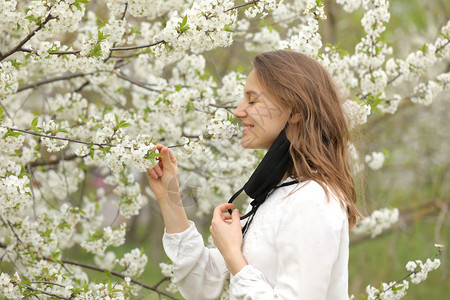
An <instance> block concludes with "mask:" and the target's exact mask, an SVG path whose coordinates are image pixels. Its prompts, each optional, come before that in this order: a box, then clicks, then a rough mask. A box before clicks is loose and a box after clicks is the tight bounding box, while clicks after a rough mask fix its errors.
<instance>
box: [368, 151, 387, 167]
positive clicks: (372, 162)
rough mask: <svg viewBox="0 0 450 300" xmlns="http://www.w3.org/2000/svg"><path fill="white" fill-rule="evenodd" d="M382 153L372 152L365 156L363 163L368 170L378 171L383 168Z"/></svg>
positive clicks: (383, 157)
mask: <svg viewBox="0 0 450 300" xmlns="http://www.w3.org/2000/svg"><path fill="white" fill-rule="evenodd" d="M384 159H385V156H384V153H383V152H372V153H370V154H367V155H366V157H365V161H366V163H367V165H368V166H369V168H371V169H372V170H379V169H381V167H382V166H383V163H384Z"/></svg>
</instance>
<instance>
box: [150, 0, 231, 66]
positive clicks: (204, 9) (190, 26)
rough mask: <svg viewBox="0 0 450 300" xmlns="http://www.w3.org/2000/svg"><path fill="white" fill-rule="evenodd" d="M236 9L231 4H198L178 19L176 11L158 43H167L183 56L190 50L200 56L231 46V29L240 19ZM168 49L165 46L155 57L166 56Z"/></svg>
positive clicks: (214, 0) (212, 0)
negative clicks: (212, 50)
mask: <svg viewBox="0 0 450 300" xmlns="http://www.w3.org/2000/svg"><path fill="white" fill-rule="evenodd" d="M232 6H233V2H232V1H229V0H225V1H218V0H205V1H202V2H194V3H193V4H192V7H191V8H190V9H188V10H187V11H186V12H185V13H184V15H183V16H178V13H177V11H175V12H174V13H173V15H172V16H171V18H170V19H169V20H168V21H167V23H166V27H165V28H164V29H163V30H162V31H161V33H160V34H158V35H157V36H156V37H155V38H154V40H155V41H158V40H164V41H165V42H166V43H169V45H170V47H171V48H173V50H174V51H175V52H178V53H180V54H181V53H184V51H187V50H191V51H192V52H194V53H200V52H203V51H207V50H211V49H214V48H217V47H226V46H229V45H230V44H231V42H232V32H231V31H232V30H231V29H230V26H231V25H232V24H233V23H234V22H235V21H236V16H237V14H236V11H235V10H229V9H230V8H231V7H232ZM166 48H167V46H164V45H162V46H159V47H158V48H156V49H155V53H156V54H157V55H163V54H164V53H165V51H166V50H165V49H166ZM179 57H180V58H181V56H179Z"/></svg>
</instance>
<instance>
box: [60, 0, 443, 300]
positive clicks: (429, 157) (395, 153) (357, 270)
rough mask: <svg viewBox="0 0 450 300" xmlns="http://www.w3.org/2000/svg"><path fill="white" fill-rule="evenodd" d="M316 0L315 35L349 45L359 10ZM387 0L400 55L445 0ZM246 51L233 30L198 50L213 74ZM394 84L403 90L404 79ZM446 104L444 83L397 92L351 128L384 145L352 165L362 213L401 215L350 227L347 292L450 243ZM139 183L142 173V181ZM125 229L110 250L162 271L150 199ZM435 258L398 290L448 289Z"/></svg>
mask: <svg viewBox="0 0 450 300" xmlns="http://www.w3.org/2000/svg"><path fill="white" fill-rule="evenodd" d="M237 2H239V1H237ZM324 3H325V7H326V11H327V16H328V19H327V20H326V21H323V22H322V23H321V34H322V36H323V42H324V44H327V43H331V44H336V45H337V46H338V47H339V48H342V49H343V50H345V51H348V52H350V53H353V49H354V46H355V45H356V43H357V42H358V41H359V40H360V38H361V36H362V35H363V30H362V27H361V24H360V21H361V17H362V11H360V10H359V11H356V12H354V13H351V14H349V13H346V12H345V11H343V9H342V8H341V6H340V5H338V4H336V3H335V1H324ZM390 6H391V9H390V11H391V21H390V23H389V24H388V28H387V31H386V33H385V35H384V38H385V39H386V41H387V42H388V43H390V45H392V47H393V49H394V55H395V56H397V57H400V58H405V57H406V55H407V54H408V53H409V52H411V51H413V50H417V49H420V48H421V47H422V45H423V44H424V43H425V42H431V41H433V40H434V39H435V38H436V36H437V33H438V31H439V29H440V27H441V26H443V25H444V24H445V23H446V22H447V21H448V19H449V16H450V3H449V2H448V1H444V0H427V1H420V0H393V1H391V4H390ZM99 13H100V12H99ZM240 13H242V11H241V12H240ZM100 14H101V13H100ZM253 23H254V24H253ZM268 23H270V19H269V18H268V19H267V20H264V21H263V22H261V20H257V19H256V20H253V21H252V26H258V25H261V24H268ZM274 26H276V24H274ZM255 54H256V53H248V52H246V51H245V50H244V44H243V41H242V40H239V38H238V39H237V40H236V41H235V43H234V44H233V45H232V46H231V47H229V48H225V49H215V50H213V51H211V52H208V53H204V54H203V55H204V56H205V59H206V61H207V70H208V73H209V75H211V76H213V77H214V78H216V79H217V78H221V77H222V76H223V75H224V74H226V73H228V72H229V71H231V70H236V69H239V70H240V71H242V72H243V73H248V72H249V71H250V70H251V67H252V65H251V60H252V57H253V56H254V55H255ZM436 68H437V70H430V73H431V74H434V73H435V72H437V71H440V72H442V71H443V70H447V71H448V69H449V61H446V62H445V63H442V65H439V66H436ZM401 88H406V89H408V88H410V89H411V91H412V88H411V87H408V86H402V87H401ZM449 111H450V95H449V93H448V92H447V93H442V94H441V95H440V97H439V99H438V100H436V101H435V102H434V103H433V104H432V105H431V106H422V105H419V104H413V103H411V102H409V101H407V100H405V101H404V102H402V103H401V105H400V107H399V110H398V112H397V113H396V114H395V115H376V114H375V115H372V116H371V117H370V118H369V122H368V124H367V125H366V126H365V127H364V128H362V130H361V133H359V134H358V140H359V144H360V149H361V151H362V153H361V154H362V156H364V154H365V153H368V152H371V151H382V150H383V149H385V150H386V151H387V153H388V155H387V160H386V162H385V164H384V166H383V167H382V168H381V170H378V171H371V170H368V168H366V171H364V172H363V174H360V178H359V179H362V180H363V181H364V186H365V199H364V200H361V201H360V202H359V205H360V208H361V211H362V212H363V213H364V214H365V215H367V214H370V212H371V211H373V210H374V209H377V208H381V207H386V206H388V207H398V208H399V209H400V220H399V222H398V223H397V224H396V225H395V226H394V227H393V228H392V229H391V230H388V231H387V232H385V233H384V234H382V235H381V236H379V237H376V238H375V239H368V238H367V237H365V236H362V237H361V236H356V235H354V234H352V235H351V238H352V241H353V242H352V245H351V252H350V264H349V272H350V273H349V276H350V282H349V293H350V294H354V295H355V297H356V298H357V299H358V298H359V295H360V294H361V293H364V291H365V287H366V286H367V285H368V284H371V285H373V286H376V287H377V286H378V285H379V284H380V283H381V282H382V281H384V282H391V281H396V280H399V279H401V278H402V277H403V276H405V275H406V274H407V271H406V270H405V268H404V267H405V264H406V263H407V262H408V261H409V260H415V259H422V260H423V259H426V258H427V257H431V256H433V255H434V254H435V253H436V252H437V251H436V248H435V247H434V246H433V245H434V244H435V243H440V244H444V245H446V246H447V248H448V247H450V243H449V240H450V218H449V213H448V209H449V205H450V185H449V182H450V155H449V153H450V129H449V128H450V127H449V125H448V123H449ZM96 180H99V178H97V177H96V176H95V175H92V174H91V175H89V178H87V180H86V181H85V182H86V186H85V187H84V189H83V190H84V192H85V193H91V192H92V191H93V190H94V189H95V186H96V185H95V184H93V182H95V181H96ZM147 185H148V184H147V182H146V178H145V174H143V175H142V188H143V189H144V188H146V187H147ZM226 200H228V199H224V202H225V201H226ZM186 206H187V207H186V209H187V212H188V215H189V217H190V218H191V219H192V220H194V221H195V222H196V225H197V227H198V228H199V230H200V231H201V232H203V233H204V236H205V240H207V238H208V236H209V234H208V228H209V222H210V220H211V216H204V217H201V218H200V217H197V216H196V214H195V211H196V207H195V204H193V203H192V202H188V203H186ZM104 214H105V222H106V223H108V224H110V223H111V222H112V221H113V220H114V219H115V209H113V208H112V209H111V211H105V212H104ZM116 221H117V220H116ZM128 229H129V231H128V233H127V242H126V244H125V245H124V246H122V247H121V248H120V249H111V250H112V251H114V252H115V253H116V255H117V257H121V256H122V255H123V253H125V252H128V251H130V250H131V249H133V248H136V247H138V248H142V249H144V250H145V252H146V254H147V255H148V257H149V262H148V264H147V267H146V270H145V272H144V273H143V274H142V275H141V277H140V279H141V280H142V281H144V282H146V283H149V284H156V283H157V282H158V281H159V280H160V279H161V278H162V277H163V275H162V274H161V271H160V268H159V263H160V262H164V261H167V258H166V256H165V254H164V251H163V248H162V242H161V237H162V234H163V230H164V225H163V222H162V216H161V214H160V212H159V207H158V205H157V203H156V201H154V200H152V201H150V202H149V203H148V205H147V206H146V207H144V209H143V210H142V212H141V214H140V215H138V216H136V217H134V218H132V219H130V220H129V221H128ZM119 251H120V252H119ZM447 252H448V251H447ZM65 256H66V257H68V258H70V257H71V258H75V259H79V260H80V261H84V262H92V256H91V255H90V254H87V253H86V252H85V251H84V250H83V249H71V250H70V252H69V253H65ZM441 261H442V265H441V267H440V268H439V269H438V270H437V271H433V272H431V273H430V274H429V278H428V279H427V280H426V281H425V282H423V283H421V284H420V285H418V286H411V287H410V289H409V291H408V295H407V297H406V298H407V299H447V297H448V295H447V294H448V291H449V290H450V280H449V276H450V274H449V273H450V266H449V261H448V255H447V253H446V252H444V255H443V256H442V257H441ZM91 275H92V278H96V277H97V278H98V276H108V275H107V274H105V275H101V274H100V275H99V274H98V273H94V272H93V273H92V274H91ZM142 294H143V299H158V297H157V295H156V294H153V293H151V292H149V291H143V293H142Z"/></svg>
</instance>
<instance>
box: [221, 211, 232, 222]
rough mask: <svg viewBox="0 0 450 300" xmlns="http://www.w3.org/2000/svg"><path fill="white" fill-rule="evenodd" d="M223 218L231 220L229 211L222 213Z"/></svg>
mask: <svg viewBox="0 0 450 300" xmlns="http://www.w3.org/2000/svg"><path fill="white" fill-rule="evenodd" d="M222 220H224V221H226V220H231V215H230V213H229V212H224V213H222Z"/></svg>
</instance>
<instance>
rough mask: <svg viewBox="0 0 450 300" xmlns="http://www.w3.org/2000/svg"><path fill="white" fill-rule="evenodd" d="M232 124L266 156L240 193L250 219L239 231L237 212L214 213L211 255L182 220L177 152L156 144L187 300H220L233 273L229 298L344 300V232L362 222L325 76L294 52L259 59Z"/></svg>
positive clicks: (343, 130)
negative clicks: (248, 202)
mask: <svg viewBox="0 0 450 300" xmlns="http://www.w3.org/2000/svg"><path fill="white" fill-rule="evenodd" d="M234 115H235V117H236V118H238V119H240V120H242V124H243V126H244V131H243V138H242V140H241V145H242V146H243V147H244V148H253V149H269V151H268V152H267V154H266V155H265V157H264V158H263V160H262V162H261V163H260V165H259V166H258V168H257V169H256V171H255V172H254V174H253V175H252V177H251V178H250V180H249V181H248V182H247V183H246V185H245V186H244V188H243V190H245V191H246V192H247V194H248V195H249V196H250V197H251V198H253V199H255V200H254V201H253V202H252V205H251V206H250V208H249V210H248V211H247V213H246V214H245V215H246V217H247V216H249V217H248V218H247V219H245V220H243V221H242V223H241V222H240V216H239V212H238V211H237V210H236V209H235V210H233V211H231V208H232V207H233V204H232V203H226V204H223V205H220V206H218V207H216V208H215V210H214V214H213V219H212V222H211V227H210V231H211V234H212V237H213V241H214V244H215V245H216V247H217V249H208V248H205V246H204V243H203V239H202V237H201V235H200V234H199V233H198V231H197V230H196V228H195V225H194V224H193V223H192V222H191V221H188V219H187V217H186V214H185V211H184V209H183V206H182V202H181V197H180V195H179V193H178V181H177V175H178V169H177V163H176V159H175V157H174V156H173V154H172V153H171V151H170V150H169V149H168V148H165V147H163V146H161V145H158V149H159V150H160V153H161V154H162V158H161V160H160V162H159V164H158V165H156V166H155V167H154V168H153V169H151V170H148V177H149V182H150V186H151V188H152V190H153V191H154V193H155V195H156V198H157V199H158V202H159V204H160V206H161V210H162V213H163V217H164V222H165V224H166V232H165V234H164V237H163V244H164V249H165V251H166V253H167V255H168V256H169V258H170V259H171V260H172V261H173V266H174V282H175V284H176V285H177V286H178V288H179V289H180V292H181V294H182V295H183V296H184V297H185V298H187V299H215V298H216V297H218V296H219V295H220V293H221V291H222V289H223V286H224V284H225V282H226V279H227V278H228V277H229V276H230V274H231V278H230V298H231V299H308V300H311V299H329V300H331V299H332V300H337V299H348V290H347V286H348V273H347V269H348V246H349V245H348V244H349V237H348V230H349V226H350V227H351V226H353V225H354V224H355V222H356V219H357V218H358V217H359V216H360V215H359V212H358V210H357V208H356V207H355V202H356V195H355V189H354V184H353V179H352V177H351V174H350V168H349V163H348V161H347V145H348V140H349V132H348V129H347V125H346V123H345V118H344V116H343V112H342V109H341V103H340V99H339V96H338V93H337V91H336V88H335V87H334V84H333V82H332V80H331V78H330V76H329V74H328V73H327V71H326V70H325V69H324V68H323V67H322V66H321V65H320V64H319V63H318V62H316V61H315V60H313V59H311V58H309V57H307V56H305V55H302V54H299V53H296V52H292V51H275V52H268V53H263V54H261V55H259V56H257V57H256V58H255V60H254V69H253V70H252V71H251V72H250V74H249V76H248V79H247V82H246V85H245V90H244V98H243V100H242V101H241V102H240V104H239V105H238V107H237V108H236V110H235V112H234ZM241 191H242V189H241ZM239 192H240V191H239ZM239 192H238V193H239ZM235 196H236V195H235ZM235 196H233V198H232V199H231V201H232V200H233V199H234V198H235ZM230 212H231V214H230ZM242 226H244V228H242ZM243 233H244V234H243Z"/></svg>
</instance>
